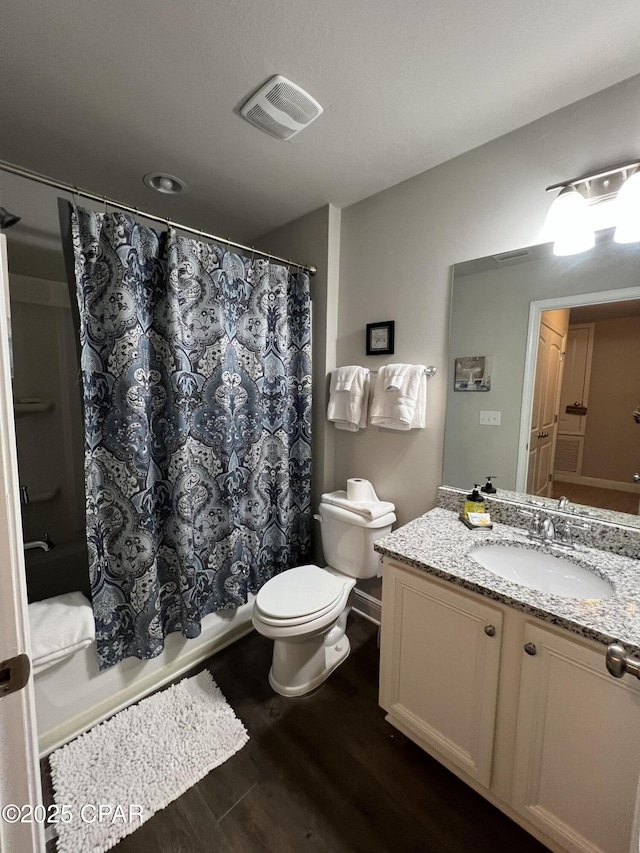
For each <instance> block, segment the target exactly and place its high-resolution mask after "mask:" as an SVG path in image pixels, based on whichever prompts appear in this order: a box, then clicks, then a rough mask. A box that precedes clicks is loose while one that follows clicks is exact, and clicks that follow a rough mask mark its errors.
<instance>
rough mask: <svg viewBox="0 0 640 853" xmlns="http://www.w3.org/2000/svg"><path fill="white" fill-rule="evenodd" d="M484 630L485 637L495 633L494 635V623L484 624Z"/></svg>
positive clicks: (493, 635)
mask: <svg viewBox="0 0 640 853" xmlns="http://www.w3.org/2000/svg"><path fill="white" fill-rule="evenodd" d="M484 632H485V634H486V635H487V637H495V635H496V629H495V625H485V626H484Z"/></svg>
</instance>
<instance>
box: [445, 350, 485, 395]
mask: <svg viewBox="0 0 640 853" xmlns="http://www.w3.org/2000/svg"><path fill="white" fill-rule="evenodd" d="M453 390H454V391H490V390H491V356H490V355H464V356H460V358H456V369H455V373H454V382H453Z"/></svg>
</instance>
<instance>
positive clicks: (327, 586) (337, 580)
mask: <svg viewBox="0 0 640 853" xmlns="http://www.w3.org/2000/svg"><path fill="white" fill-rule="evenodd" d="M354 583H355V581H354V580H353V578H348V577H345V576H344V575H341V574H339V573H338V572H334V571H333V570H332V569H330V568H329V569H322V568H320V567H319V566H315V565H306V566H296V567H295V568H293V569H289V570H288V571H286V572H283V573H282V574H280V575H276V576H275V577H273V578H271V580H269V581H268V582H267V583H266V584H265V585H264V586H263V587H262V589H261V590H260V591H259V592H258V595H257V597H256V600H255V602H254V609H255V610H256V611H257V613H258V615H259V618H260V620H261V621H262V622H263V623H264V624H266V625H274V626H280V627H294V626H296V625H305V624H306V623H308V622H315V621H316V620H318V619H321V618H322V617H323V616H324V615H326V614H331V613H332V611H333V610H335V609H336V608H341V607H342V606H344V605H343V600H344V598H345V595H348V593H349V592H350V591H351V589H352V587H353V585H354Z"/></svg>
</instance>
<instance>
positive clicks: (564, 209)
mask: <svg viewBox="0 0 640 853" xmlns="http://www.w3.org/2000/svg"><path fill="white" fill-rule="evenodd" d="M639 167H640V161H638V160H635V161H633V162H630V163H623V164H621V165H618V166H609V167H607V168H606V169H602V170H601V171H599V172H595V173H591V174H589V175H581V176H580V177H579V178H572V179H571V180H570V181H563V182H562V183H560V184H553V185H552V186H550V187H547V192H551V191H552V190H558V189H559V190H560V193H559V195H558V196H557V198H556V199H555V201H554V202H553V204H552V205H551V207H550V208H549V213H548V214H547V220H546V223H545V235H546V237H547V239H548V240H553V242H554V247H553V253H554V255H574V254H578V253H579V252H585V251H587V249H590V248H592V247H593V245H594V244H595V237H594V216H593V206H594V205H597V204H601V203H602V202H609V206H610V207H611V210H612V214H613V217H614V219H615V223H614V224H615V225H616V232H615V236H614V239H615V240H616V242H618V243H633V242H636V241H640V168H639ZM608 224H611V223H608ZM600 227H603V226H602V225H600Z"/></svg>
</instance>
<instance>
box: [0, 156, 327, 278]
mask: <svg viewBox="0 0 640 853" xmlns="http://www.w3.org/2000/svg"><path fill="white" fill-rule="evenodd" d="M0 170H1V171H3V172H10V173H11V174H12V175H18V176H19V177H20V178H27V179H28V180H30V181H36V182H37V183H39V184H46V186H48V187H53V188H54V189H57V190H62V191H63V192H67V193H71V195H72V196H73V195H78V196H82V197H83V198H88V199H91V201H99V202H102V203H103V204H105V205H107V206H110V207H117V208H119V209H120V210H125V211H127V213H133V214H134V215H135V216H141V217H143V218H144V219H151V220H153V222H163V223H165V224H166V225H171V226H172V227H173V228H178V229H180V231H187V232H188V233H189V234H195V235H196V236H197V237H206V238H207V239H208V240H215V241H216V243H222V245H223V246H234V247H235V248H236V249H242V250H243V251H245V252H253V253H254V254H255V255H261V256H262V257H263V258H269V259H270V260H272V261H280V262H281V263H283V264H287V265H288V266H292V267H298V268H299V269H301V270H306V271H307V272H308V273H309V275H315V274H316V273H317V271H318V270H317V268H316V267H314V266H310V265H309V264H298V263H296V262H295V261H292V260H291V259H290V258H280V257H278V255H272V254H270V252H263V251H261V250H260V249H256V248H254V247H253V246H243V245H242V243H236V242H235V241H234V240H228V239H227V238H226V237H217V236H216V235H215V234H208V233H207V232H206V231H199V230H198V229H197V228H191V227H189V226H188V225H180V224H178V223H177V222H172V221H171V220H170V219H168V218H167V217H166V216H156V215H155V214H154V213H145V211H143V210H139V209H138V208H137V207H131V206H130V205H128V204H123V203H122V202H120V201H115V200H114V199H112V198H107V197H106V196H104V195H97V194H96V193H91V192H88V191H87V190H81V189H80V188H79V187H74V186H72V185H71V184H65V183H64V182H63V181H57V180H55V178H49V177H47V176H46V175H40V174H38V172H31V171H30V170H29V169H23V168H22V167H21V166H16V165H14V164H13V163H8V162H6V161H5V160H0Z"/></svg>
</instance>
